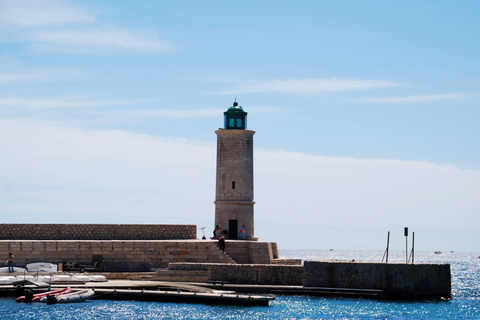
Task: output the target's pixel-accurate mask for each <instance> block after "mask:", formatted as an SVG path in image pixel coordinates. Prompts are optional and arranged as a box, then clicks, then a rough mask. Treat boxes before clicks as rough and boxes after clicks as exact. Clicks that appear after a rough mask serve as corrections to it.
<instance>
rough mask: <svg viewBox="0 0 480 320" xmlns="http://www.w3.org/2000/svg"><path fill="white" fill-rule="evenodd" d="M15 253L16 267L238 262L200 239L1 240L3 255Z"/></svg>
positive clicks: (139, 268)
mask: <svg viewBox="0 0 480 320" xmlns="http://www.w3.org/2000/svg"><path fill="white" fill-rule="evenodd" d="M8 252H12V253H13V254H14V255H15V261H14V265H15V266H23V265H25V264H28V263H31V262H39V261H45V262H50V263H62V262H66V261H77V262H78V263H80V264H86V265H91V264H92V262H93V261H98V260H103V265H102V266H105V268H106V270H107V271H117V272H118V271H121V272H144V271H150V270H151V269H152V268H165V267H166V266H167V265H168V263H170V262H217V263H235V261H234V260H232V259H231V258H230V257H229V256H228V255H226V254H225V253H223V252H221V251H220V250H218V247H217V245H216V243H215V242H214V241H196V240H159V241H154V240H143V241H142V240H139V241H133V240H128V241H120V240H111V241H100V240H85V241H79V240H58V241H55V240H51V241H50V240H38V241H31V240H16V241H10V240H0V256H4V257H6V256H7V255H8Z"/></svg>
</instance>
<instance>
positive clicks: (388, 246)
mask: <svg viewBox="0 0 480 320" xmlns="http://www.w3.org/2000/svg"><path fill="white" fill-rule="evenodd" d="M389 250H390V231H388V236H387V259H386V260H385V262H386V263H388V251H389Z"/></svg>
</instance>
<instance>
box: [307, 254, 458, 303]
mask: <svg viewBox="0 0 480 320" xmlns="http://www.w3.org/2000/svg"><path fill="white" fill-rule="evenodd" d="M303 282H304V286H305V287H328V288H350V289H379V290H383V292H384V294H385V295H387V296H390V297H399V298H420V297H421V298H428V297H437V298H438V297H445V298H447V297H450V295H451V272H450V265H449V264H397V263H362V262H330V261H305V262H304V281H303Z"/></svg>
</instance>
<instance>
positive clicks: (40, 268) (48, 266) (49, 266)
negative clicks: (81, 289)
mask: <svg viewBox="0 0 480 320" xmlns="http://www.w3.org/2000/svg"><path fill="white" fill-rule="evenodd" d="M25 267H26V268H27V270H28V272H48V273H57V272H58V266H57V265H56V264H53V263H49V262H33V263H29V264H27V265H26V266H25Z"/></svg>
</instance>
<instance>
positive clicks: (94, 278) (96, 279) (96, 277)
mask: <svg viewBox="0 0 480 320" xmlns="http://www.w3.org/2000/svg"><path fill="white" fill-rule="evenodd" d="M88 277H89V278H90V281H92V282H107V281H108V280H107V278H106V277H105V276H102V275H91V276H88Z"/></svg>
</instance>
